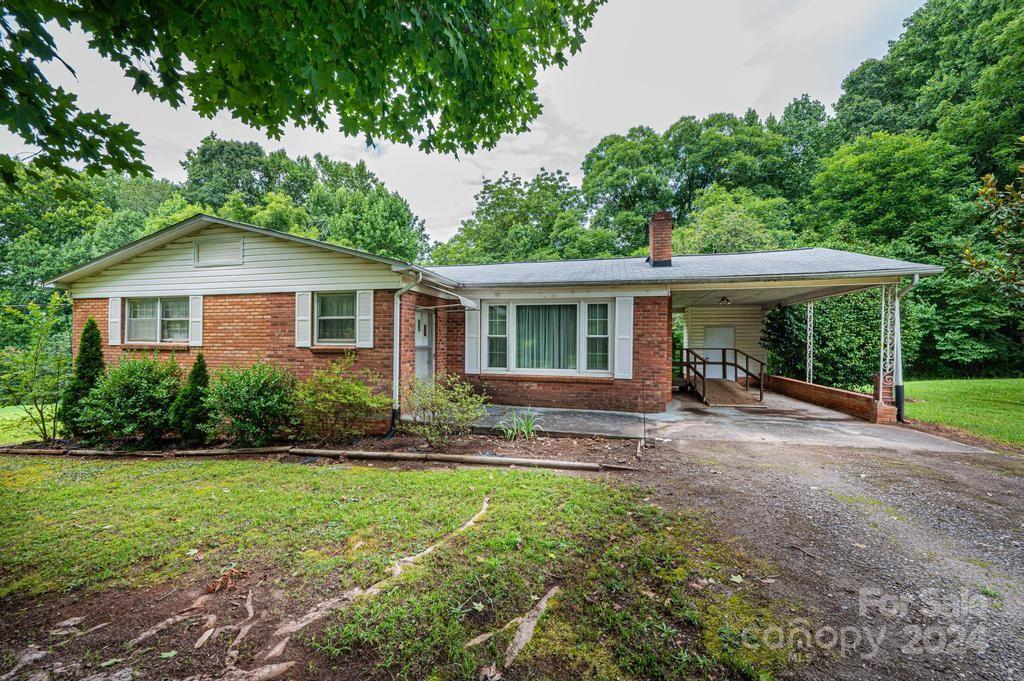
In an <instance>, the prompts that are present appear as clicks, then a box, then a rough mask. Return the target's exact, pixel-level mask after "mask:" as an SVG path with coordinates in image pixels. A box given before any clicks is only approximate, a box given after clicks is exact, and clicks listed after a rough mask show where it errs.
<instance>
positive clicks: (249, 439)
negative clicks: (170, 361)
mask: <svg viewBox="0 0 1024 681" xmlns="http://www.w3.org/2000/svg"><path fill="white" fill-rule="evenodd" d="M206 406H207V408H208V409H209V410H210V412H211V414H212V416H213V420H212V421H211V422H210V424H209V425H208V426H207V430H208V432H210V433H211V434H214V435H216V434H223V435H224V436H226V437H227V438H228V439H230V440H232V441H234V442H235V443H236V444H239V445H241V446H243V447H262V446H264V445H266V444H267V443H268V442H270V440H271V439H272V438H273V437H274V436H275V435H276V434H277V433H278V432H279V431H280V430H281V429H283V428H286V427H288V426H290V425H291V424H292V422H293V420H294V416H295V377H294V376H292V375H291V374H290V373H288V372H287V371H285V370H284V369H281V368H278V367H276V366H272V365H270V364H253V365H252V366H250V367H247V368H245V369H238V368H234V367H228V368H225V369H222V370H221V371H220V372H218V374H217V376H216V378H215V379H214V381H213V383H211V384H210V387H209V388H208V389H207V394H206Z"/></svg>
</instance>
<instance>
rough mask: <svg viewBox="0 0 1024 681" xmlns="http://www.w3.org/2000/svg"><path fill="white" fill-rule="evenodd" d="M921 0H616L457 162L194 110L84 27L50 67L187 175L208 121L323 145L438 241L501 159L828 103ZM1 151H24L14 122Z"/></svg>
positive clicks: (301, 144)
mask: <svg viewBox="0 0 1024 681" xmlns="http://www.w3.org/2000/svg"><path fill="white" fill-rule="evenodd" d="M920 4H921V0H861V1H860V2H855V3H851V2H846V1H842V0H758V1H756V2H755V1H754V0H718V2H715V3H707V2H704V1H699V0H678V1H674V0H612V1H611V2H609V3H608V4H607V5H605V6H604V7H602V8H601V9H600V10H599V12H598V15H597V18H596V19H595V22H594V26H593V28H592V29H591V31H590V32H589V33H588V35H587V43H586V44H585V45H584V47H583V51H582V53H580V54H578V55H576V56H575V57H573V58H572V59H571V61H570V63H569V66H568V67H567V68H566V69H564V70H562V71H558V70H553V71H547V72H545V73H542V74H541V77H540V83H541V84H540V89H539V94H540V97H541V101H542V102H543V104H544V113H543V114H542V115H541V117H540V118H539V119H538V120H537V121H535V123H534V125H533V126H532V130H531V131H530V132H528V133H524V134H521V135H517V136H506V137H505V138H503V139H502V140H501V142H500V143H499V144H498V146H497V147H496V148H495V149H493V150H489V151H481V152H477V153H475V154H470V155H467V156H464V157H462V158H461V159H456V158H454V157H452V156H443V155H438V154H430V155H427V154H423V153H421V152H419V151H418V150H416V149H414V148H409V147H404V146H400V145H393V144H387V143H385V144H382V145H381V147H380V148H372V149H370V148H367V147H366V145H365V143H364V142H363V140H359V139H352V138H345V137H342V136H341V135H340V134H337V133H317V132H314V131H309V130H299V129H295V128H289V129H287V130H286V131H285V133H284V135H283V137H282V139H281V140H279V141H274V140H268V139H267V138H266V136H265V135H263V134H262V133H260V132H259V131H256V130H253V129H251V128H248V127H247V126H245V125H243V124H242V123H240V122H239V121H237V120H234V119H232V118H231V117H230V115H228V114H221V115H219V116H217V117H215V118H213V119H202V118H200V117H199V116H197V115H196V114H195V113H194V112H192V111H191V110H190V109H189V108H188V107H182V108H179V109H176V110H175V109H172V108H170V107H169V106H167V105H166V104H163V103H160V102H154V101H153V100H151V99H149V98H147V97H144V96H139V95H136V94H134V93H133V92H132V91H131V85H130V83H129V82H128V80H127V79H126V78H124V77H123V76H122V75H121V74H120V72H119V71H118V70H117V69H116V67H114V66H113V65H111V64H110V63H109V62H106V61H105V60H104V59H102V58H101V57H99V56H98V55H97V54H96V53H94V52H91V51H90V50H89V49H88V48H87V46H86V45H85V41H84V38H83V36H82V35H81V34H71V35H68V34H62V35H60V36H59V40H58V43H59V45H60V49H61V55H62V57H64V59H66V60H67V61H68V62H69V63H71V64H72V65H73V66H74V67H75V69H76V71H77V73H78V79H77V80H75V79H72V78H71V77H70V76H69V75H68V73H67V72H66V71H65V70H64V69H63V68H59V67H55V66H51V67H48V68H47V73H48V75H49V76H50V77H52V78H54V79H55V80H56V81H58V82H60V83H61V84H63V85H64V86H65V87H66V88H67V89H69V90H71V91H72V92H75V93H76V94H78V96H79V99H80V105H81V106H82V108H84V109H93V108H100V109H102V110H104V111H106V112H107V113H109V114H111V115H112V116H113V117H114V118H115V119H117V120H123V121H126V122H128V123H129V124H130V125H132V127H134V128H135V129H136V130H138V131H139V132H140V133H141V135H142V138H143V141H144V142H145V144H146V158H147V161H148V163H149V164H150V165H151V166H152V167H153V169H154V172H155V173H156V174H157V175H159V176H163V177H169V178H172V179H175V180H181V179H182V178H183V171H182V169H181V167H180V165H179V161H180V160H181V159H182V158H183V157H184V153H185V150H186V149H189V148H191V147H194V146H195V145H196V144H197V143H198V142H199V140H201V139H202V138H203V137H204V136H206V135H207V134H208V133H209V132H210V131H211V130H212V131H215V132H216V133H217V134H218V135H220V136H221V137H226V138H233V139H244V140H255V141H257V142H260V143H262V144H264V145H265V146H266V147H268V148H272V149H276V148H279V147H283V148H285V149H286V150H287V151H288V153H290V154H292V155H297V154H307V155H311V154H313V153H315V152H318V151H319V152H323V153H325V154H327V155H329V156H331V157H333V158H337V159H341V160H346V161H350V162H354V161H357V160H360V159H362V160H365V161H366V163H367V165H369V166H370V168H371V169H373V171H374V172H376V173H377V174H378V175H379V176H380V177H381V178H382V179H383V180H384V181H385V182H386V183H387V184H388V186H390V187H391V188H393V189H396V190H397V191H399V192H400V193H401V194H402V195H403V196H405V197H406V199H408V201H409V203H410V204H411V205H412V208H413V210H414V211H415V212H416V213H417V214H418V215H420V216H421V217H423V218H424V219H425V220H426V226H427V230H428V232H429V233H430V234H431V236H432V237H433V238H436V239H444V238H447V237H448V236H450V235H451V234H452V233H453V232H454V231H455V229H456V228H457V227H458V224H459V222H460V221H461V220H462V219H463V218H465V217H466V216H468V215H469V214H470V213H471V212H472V209H473V195H474V194H475V193H476V192H477V191H478V190H479V188H480V183H481V180H482V179H483V178H484V177H495V176H497V175H500V174H501V172H502V171H503V170H508V171H510V172H515V173H519V174H520V175H532V174H534V173H536V172H537V171H538V170H539V169H540V168H542V167H544V168H548V169H550V170H554V169H559V168H560V169H563V170H566V171H568V172H569V173H570V174H571V175H572V177H574V178H575V179H577V180H578V179H579V165H580V162H581V161H582V160H583V157H584V155H585V154H586V153H587V151H588V150H589V149H590V148H591V147H592V146H593V145H594V144H595V143H596V142H597V141H598V140H599V139H600V138H601V137H602V136H604V135H605V134H608V133H612V132H621V131H624V130H626V129H627V128H629V127H631V126H633V125H638V124H644V125H650V126H652V127H654V128H655V129H658V130H662V129H664V128H666V127H667V126H669V125H670V124H671V123H673V122H674V121H675V120H676V119H678V118H679V117H680V116H682V115H685V114H693V115H697V116H703V115H706V114H708V113H712V112H716V111H732V112H736V113H741V112H743V111H744V110H746V109H747V108H748V107H751V106H753V107H755V108H756V109H758V111H759V112H760V113H762V114H766V113H769V112H774V113H780V112H781V111H782V108H783V107H784V106H785V105H786V104H787V103H788V102H789V101H790V100H792V99H793V98H794V97H797V96H799V95H800V94H802V93H804V92H807V93H809V94H810V95H811V96H812V97H814V98H816V99H820V100H821V101H823V102H825V103H826V104H832V103H834V101H835V99H836V98H837V97H838V95H839V87H840V84H841V82H842V78H843V77H844V76H845V75H846V74H847V73H848V72H849V71H850V70H851V69H852V68H854V67H855V66H856V65H857V64H858V63H860V62H861V61H862V60H863V59H866V58H868V57H872V56H880V55H881V54H883V53H884V51H885V46H886V41H887V40H891V39H895V38H896V37H897V36H898V35H899V33H900V31H901V25H900V22H901V20H902V18H903V17H905V16H906V15H908V14H909V13H910V12H911V11H913V10H914V9H915V8H916V7H917V6H919V5H920ZM0 150H2V151H6V152H11V151H15V152H17V151H23V150H24V146H23V145H22V144H21V143H20V140H17V139H15V138H13V137H12V136H11V135H10V134H8V133H6V131H3V133H2V134H0Z"/></svg>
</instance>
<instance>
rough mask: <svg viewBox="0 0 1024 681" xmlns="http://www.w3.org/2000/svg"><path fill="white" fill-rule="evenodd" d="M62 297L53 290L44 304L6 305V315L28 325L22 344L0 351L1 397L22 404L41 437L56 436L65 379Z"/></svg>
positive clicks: (65, 360) (66, 362)
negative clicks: (24, 340)
mask: <svg viewBox="0 0 1024 681" xmlns="http://www.w3.org/2000/svg"><path fill="white" fill-rule="evenodd" d="M65 304H66V301H65V300H64V298H63V297H62V296H61V295H60V294H58V293H53V294H52V295H51V296H50V300H49V301H48V302H47V304H46V306H45V307H42V306H40V305H37V304H36V303H34V302H32V303H29V304H28V305H27V306H25V308H24V309H21V308H15V307H10V306H8V307H6V308H5V309H4V314H5V315H10V316H14V317H16V318H18V320H19V321H20V323H21V324H22V325H24V326H25V327H26V328H27V337H28V340H27V342H26V343H25V346H24V347H20V348H14V347H8V348H5V349H3V350H2V351H0V400H2V402H3V403H4V404H14V405H18V406H19V407H21V409H22V411H23V412H24V414H25V416H26V417H27V418H28V420H29V422H30V423H31V425H32V428H33V430H34V431H35V432H36V433H37V434H38V435H39V437H40V439H42V440H44V441H47V442H48V441H50V440H53V439H54V438H55V437H57V426H58V424H59V423H60V409H59V404H60V399H61V395H62V394H63V393H64V390H65V388H66V386H67V382H68V360H69V357H68V351H67V347H68V337H67V332H66V331H64V330H63V324H62V322H63V321H64V311H63V309H62V308H63V307H64V305H65Z"/></svg>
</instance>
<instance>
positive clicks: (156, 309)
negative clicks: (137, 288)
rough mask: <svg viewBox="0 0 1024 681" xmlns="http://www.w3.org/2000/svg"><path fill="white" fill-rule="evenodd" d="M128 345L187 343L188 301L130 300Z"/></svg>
mask: <svg viewBox="0 0 1024 681" xmlns="http://www.w3.org/2000/svg"><path fill="white" fill-rule="evenodd" d="M125 340H127V341H128V342H129V343H187V342H188V298H130V299H129V300H128V328H127V329H126V331H125Z"/></svg>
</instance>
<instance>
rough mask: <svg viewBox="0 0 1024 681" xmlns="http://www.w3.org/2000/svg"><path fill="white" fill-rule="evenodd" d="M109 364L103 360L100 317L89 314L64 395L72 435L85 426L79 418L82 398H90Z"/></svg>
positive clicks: (63, 411) (67, 425)
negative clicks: (72, 373) (97, 321)
mask: <svg viewBox="0 0 1024 681" xmlns="http://www.w3.org/2000/svg"><path fill="white" fill-rule="evenodd" d="M105 370H106V365H105V364H104V362H103V339H102V338H101V337H100V329H99V327H98V326H97V325H96V320H95V319H93V318H92V317H89V318H88V319H87V320H85V326H84V327H83V328H82V336H81V338H79V339H78V355H77V356H76V357H75V374H74V376H72V378H71V382H70V383H68V386H67V388H65V390H64V395H63V397H62V398H61V420H62V421H63V422H64V427H65V428H66V429H67V431H68V432H69V433H71V434H72V435H80V434H81V432H82V428H81V427H80V426H79V418H80V417H81V412H82V400H84V399H85V398H86V396H87V395H88V394H89V391H91V390H92V389H93V388H94V387H96V382H97V381H98V380H99V379H100V377H101V376H103V372H104V371H105Z"/></svg>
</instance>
